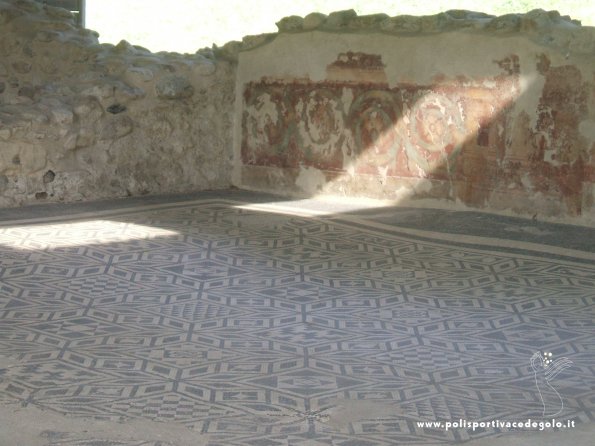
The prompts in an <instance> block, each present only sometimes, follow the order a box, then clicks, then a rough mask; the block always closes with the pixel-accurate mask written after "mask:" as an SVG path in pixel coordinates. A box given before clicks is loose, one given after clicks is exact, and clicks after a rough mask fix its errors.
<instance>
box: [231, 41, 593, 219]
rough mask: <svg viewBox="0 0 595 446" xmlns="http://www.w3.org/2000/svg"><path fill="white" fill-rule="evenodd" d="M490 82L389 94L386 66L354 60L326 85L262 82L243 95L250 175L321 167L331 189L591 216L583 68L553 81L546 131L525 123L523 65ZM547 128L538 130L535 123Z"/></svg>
mask: <svg viewBox="0 0 595 446" xmlns="http://www.w3.org/2000/svg"><path fill="white" fill-rule="evenodd" d="M493 64H494V67H495V73H496V74H494V75H493V76H491V77H489V78H480V79H477V78H471V77H468V76H464V75H460V76H456V77H446V76H444V75H437V76H435V77H434V78H433V80H432V82H431V83H429V84H424V85H421V84H411V83H409V84H399V85H397V86H394V87H392V88H391V87H389V85H388V83H387V82H386V74H385V72H384V70H385V66H384V64H383V62H382V59H381V58H380V56H378V55H366V54H363V53H353V52H351V53H350V52H347V53H342V54H340V55H339V56H338V58H337V60H336V61H335V62H333V63H331V64H329V65H328V67H327V77H328V78H327V79H326V80H324V81H320V82H312V81H310V80H308V79H299V80H286V79H276V80H275V79H263V80H261V81H259V82H251V83H248V84H246V85H245V89H244V101H245V107H244V113H243V118H242V145H241V156H242V162H243V164H244V166H269V167H275V168H294V169H297V168H299V167H313V168H316V169H320V170H322V171H324V172H325V173H326V175H327V178H331V177H337V176H338V175H341V174H345V173H349V175H356V176H357V175H366V176H370V175H373V176H374V175H376V176H380V177H383V178H387V177H393V178H404V179H431V180H437V181H438V182H439V181H442V182H445V183H446V184H449V185H450V186H449V192H448V193H449V198H458V199H461V200H462V201H463V202H465V203H468V204H471V205H479V206H481V205H483V203H485V202H487V201H488V200H489V199H490V197H491V194H492V193H494V192H497V193H499V194H500V195H501V196H507V195H510V194H515V193H520V194H525V196H527V194H542V195H543V196H544V197H553V198H554V199H557V198H560V199H561V200H562V201H563V202H564V203H565V204H566V207H567V212H569V213H570V214H580V213H581V210H582V208H581V206H582V205H583V204H582V203H583V196H584V193H583V184H584V183H585V182H593V180H594V176H595V173H594V170H595V169H593V166H592V163H591V161H590V159H591V156H592V155H591V153H590V151H593V152H594V153H595V148H590V147H588V146H587V145H586V144H585V140H584V138H583V137H581V135H580V132H579V125H580V123H581V121H582V120H584V119H585V116H588V113H589V111H588V105H587V104H588V102H589V100H590V99H589V94H593V96H595V93H591V92H590V90H589V88H592V86H591V87H589V86H590V85H591V84H588V83H586V82H585V81H584V80H583V79H582V77H581V72H580V71H579V70H578V69H577V68H576V67H574V66H571V65H568V66H559V67H553V66H552V65H551V63H550V60H549V59H548V58H547V57H546V56H545V55H542V56H541V57H539V58H538V59H537V62H536V64H537V66H536V68H537V71H538V73H540V75H542V76H544V77H545V85H544V87H543V92H542V96H541V98H540V100H539V106H538V109H537V111H536V112H537V120H536V121H535V115H533V119H531V116H529V115H528V114H527V112H523V111H522V112H520V113H519V112H515V113H513V112H514V104H515V100H517V99H519V97H520V95H521V94H522V92H521V88H520V73H521V62H520V60H519V58H518V57H517V56H516V55H510V56H508V57H506V58H504V59H501V60H494V61H493ZM535 122H536V124H535Z"/></svg>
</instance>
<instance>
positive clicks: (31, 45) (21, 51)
mask: <svg viewBox="0 0 595 446" xmlns="http://www.w3.org/2000/svg"><path fill="white" fill-rule="evenodd" d="M234 80H235V68H234V65H233V64H232V63H230V62H227V61H224V60H217V59H216V58H215V57H214V56H213V54H212V52H211V53H209V51H201V52H200V53H197V54H195V55H180V54H175V53H167V54H166V53H159V54H152V53H151V52H149V51H147V50H145V49H143V48H140V47H135V46H132V45H130V44H128V43H127V42H121V43H120V44H118V45H117V46H113V45H107V44H103V45H100V44H99V43H98V40H97V34H96V33H94V32H93V31H89V30H85V29H80V28H77V27H75V26H74V22H73V18H72V15H71V14H70V13H69V12H68V11H66V10H64V9H58V8H52V7H44V6H42V5H41V4H40V3H36V2H34V1H30V0H0V207H7V206H15V205H20V204H25V203H32V202H40V201H74V200H92V199H98V198H107V197H120V196H127V195H139V194H147V193H152V194H156V193H169V192H182V191H196V190H201V189H214V188H224V187H228V186H229V185H230V169H231V155H232V153H231V146H232V139H231V135H232V119H233V106H234V105H233V104H234V100H235V97H234Z"/></svg>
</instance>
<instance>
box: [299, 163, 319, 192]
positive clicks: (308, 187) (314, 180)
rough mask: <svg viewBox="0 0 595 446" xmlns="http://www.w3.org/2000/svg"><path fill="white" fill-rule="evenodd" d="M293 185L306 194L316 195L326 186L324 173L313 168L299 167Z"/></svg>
mask: <svg viewBox="0 0 595 446" xmlns="http://www.w3.org/2000/svg"><path fill="white" fill-rule="evenodd" d="M295 185H296V186H297V187H299V188H300V189H301V190H303V191H304V192H306V193H308V194H312V195H313V194H317V193H319V192H321V191H322V189H323V187H324V186H325V185H326V176H325V175H324V173H323V172H322V171H321V170H319V169H315V168H314V167H304V166H300V173H299V175H298V176H297V178H296V180H295Z"/></svg>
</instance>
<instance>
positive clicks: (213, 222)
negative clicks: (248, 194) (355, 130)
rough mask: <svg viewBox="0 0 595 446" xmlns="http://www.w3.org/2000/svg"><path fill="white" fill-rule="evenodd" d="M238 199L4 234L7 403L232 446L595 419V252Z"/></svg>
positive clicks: (443, 436) (422, 439)
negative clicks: (163, 425) (290, 210)
mask: <svg viewBox="0 0 595 446" xmlns="http://www.w3.org/2000/svg"><path fill="white" fill-rule="evenodd" d="M236 204H237V203H233V202H230V201H226V200H204V201H195V202H187V203H181V204H170V205H154V206H150V207H142V206H139V207H136V208H134V209H122V210H120V211H117V212H111V213H110V212H102V213H98V215H97V216H95V217H90V216H88V215H87V216H86V217H84V218H79V219H76V218H74V219H70V220H68V221H58V220H56V221H49V222H41V221H29V222H19V223H11V222H5V223H2V224H0V355H2V356H3V357H7V358H11V360H13V361H14V365H12V366H11V367H9V368H5V369H0V402H1V401H11V400H18V401H21V402H22V403H23V404H34V405H37V406H40V407H43V408H49V409H53V410H56V411H59V412H61V413H66V414H69V415H71V416H86V417H97V418H101V419H110V420H125V419H135V418H142V419H147V420H154V421H167V422H175V423H181V424H184V425H185V426H187V427H188V428H190V429H192V430H193V431H195V432H196V435H197V438H198V437H200V436H204V438H205V439H208V440H205V444H208V445H213V446H215V445H318V444H320V445H345V446H346V445H394V444H423V445H426V444H446V443H457V442H464V441H467V440H470V439H473V438H481V437H484V436H489V435H493V434H495V433H498V432H499V431H498V429H484V430H478V431H475V432H473V431H471V430H470V429H452V430H449V431H448V432H446V431H444V430H440V429H433V428H432V429H430V428H424V427H419V426H418V425H417V422H418V421H457V420H459V419H466V420H469V421H490V420H496V419H497V420H519V419H520V420H523V419H526V418H532V419H541V418H543V417H544V411H545V416H546V417H547V416H550V415H554V414H555V415H556V418H558V419H560V420H565V419H574V420H576V421H577V423H580V422H590V421H593V419H594V417H595V355H594V353H595V336H594V333H595V310H594V308H595V305H594V303H595V256H593V255H592V254H589V253H586V252H585V253H580V252H579V251H576V252H577V255H576V256H573V255H571V254H569V252H568V250H565V251H564V252H561V251H560V250H559V249H558V248H556V247H553V246H552V247H545V248H543V249H540V250H538V251H536V250H533V247H532V246H528V245H527V246H526V245H525V244H523V243H522V242H515V243H514V246H513V247H511V246H507V247H501V246H499V245H500V244H499V242H498V239H488V238H486V237H484V238H483V239H484V241H485V244H477V243H475V244H471V243H468V242H464V241H463V242H461V241H460V240H459V239H456V237H455V238H453V237H452V236H448V237H446V236H442V235H441V234H440V233H439V232H435V231H434V232H432V233H429V232H428V233H426V234H423V236H422V235H420V234H418V233H417V232H419V231H417V232H416V233H414V232H415V231H404V230H403V231H401V230H400V229H399V228H396V227H393V228H392V229H391V228H389V227H388V226H387V225H383V224H374V223H369V224H367V223H366V222H365V220H364V219H361V218H359V219H355V218H354V219H351V218H347V217H345V218H341V217H337V216H334V217H332V218H331V217H328V218H327V217H308V216H304V215H301V216H297V215H288V214H281V213H273V212H271V211H270V210H269V211H268V212H265V211H263V210H257V209H247V208H246V207H241V206H236ZM356 220H357V221H356ZM455 239H456V240H455ZM549 353H551V356H548V355H549ZM536 354H537V356H535V355H536ZM563 358H566V361H567V362H562V361H563ZM548 361H550V362H548ZM349 408H351V409H352V410H347V409H349ZM353 413H357V414H358V415H357V416H353ZM48 441H49V443H48V444H51V445H76V446H83V445H91V444H93V445H94V444H100V443H97V442H98V441H100V440H97V439H95V440H93V439H89V440H84V441H83V440H76V441H75V440H72V441H71V440H61V439H54V440H51V439H49V440H48ZM105 444H114V445H126V446H141V445H142V446H149V445H150V446H154V445H157V444H162V445H169V443H166V442H146V441H136V442H128V443H126V442H116V441H113V442H112V443H109V442H107V441H106V442H105ZM201 444H202V443H201Z"/></svg>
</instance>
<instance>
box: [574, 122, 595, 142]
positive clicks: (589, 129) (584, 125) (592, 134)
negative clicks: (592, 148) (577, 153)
mask: <svg viewBox="0 0 595 446" xmlns="http://www.w3.org/2000/svg"><path fill="white" fill-rule="evenodd" d="M578 131H579V132H580V134H581V135H583V136H584V137H585V138H588V139H590V140H591V141H595V120H593V119H587V120H585V121H582V122H581V123H580V124H579V126H578Z"/></svg>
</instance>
